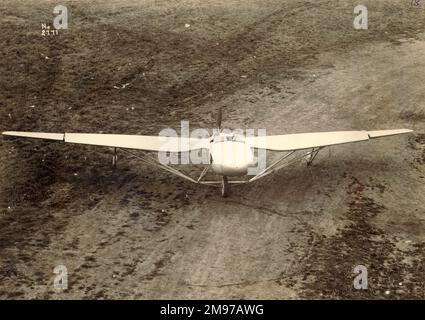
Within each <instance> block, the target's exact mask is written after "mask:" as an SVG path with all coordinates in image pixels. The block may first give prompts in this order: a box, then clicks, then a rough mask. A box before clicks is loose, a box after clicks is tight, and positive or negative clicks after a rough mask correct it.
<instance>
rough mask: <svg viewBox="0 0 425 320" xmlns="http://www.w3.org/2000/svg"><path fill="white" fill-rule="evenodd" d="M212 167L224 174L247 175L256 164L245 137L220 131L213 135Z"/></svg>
mask: <svg viewBox="0 0 425 320" xmlns="http://www.w3.org/2000/svg"><path fill="white" fill-rule="evenodd" d="M210 155H211V169H212V170H213V171H214V172H215V173H217V174H219V175H223V176H241V175H246V174H247V171H248V167H250V166H252V165H254V164H255V163H254V153H253V151H252V148H251V147H250V146H249V145H248V144H247V143H246V141H245V137H244V136H243V135H238V134H233V133H232V134H228V133H222V132H221V133H218V134H216V135H213V136H212V137H211V143H210Z"/></svg>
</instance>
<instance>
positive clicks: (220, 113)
mask: <svg viewBox="0 0 425 320" xmlns="http://www.w3.org/2000/svg"><path fill="white" fill-rule="evenodd" d="M221 117H222V108H221V107H220V108H218V113H217V128H218V130H221Z"/></svg>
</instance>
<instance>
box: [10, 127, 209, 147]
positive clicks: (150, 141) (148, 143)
mask: <svg viewBox="0 0 425 320" xmlns="http://www.w3.org/2000/svg"><path fill="white" fill-rule="evenodd" d="M3 134H4V135H8V136H15V137H26V138H38V139H48V140H58V141H64V142H69V143H78V144H89V145H94V146H105V147H117V148H123V149H138V150H146V151H169V152H185V151H190V150H196V149H202V148H209V139H197V138H178V137H162V136H140V135H124V134H96V133H43V132H21V131H6V132H3Z"/></svg>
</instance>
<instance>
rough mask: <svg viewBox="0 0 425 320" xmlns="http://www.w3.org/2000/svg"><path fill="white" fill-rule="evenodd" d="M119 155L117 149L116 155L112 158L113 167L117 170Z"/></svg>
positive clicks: (115, 149)
mask: <svg viewBox="0 0 425 320" xmlns="http://www.w3.org/2000/svg"><path fill="white" fill-rule="evenodd" d="M117 162H118V155H117V148H114V155H113V156H112V167H113V168H114V169H115V168H116V167H117Z"/></svg>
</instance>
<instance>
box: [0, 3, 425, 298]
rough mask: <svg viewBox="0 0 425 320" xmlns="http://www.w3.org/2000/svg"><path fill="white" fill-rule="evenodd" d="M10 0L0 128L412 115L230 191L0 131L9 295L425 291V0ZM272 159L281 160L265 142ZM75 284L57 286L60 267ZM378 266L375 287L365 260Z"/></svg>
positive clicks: (288, 123) (2, 253)
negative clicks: (65, 15) (44, 27)
mask: <svg viewBox="0 0 425 320" xmlns="http://www.w3.org/2000/svg"><path fill="white" fill-rule="evenodd" d="M62 3H63V4H65V5H66V6H67V7H68V10H69V29H68V30H60V31H59V35H57V36H48V37H47V36H46V37H42V36H41V24H42V23H51V21H52V19H53V13H52V11H53V7H54V6H55V5H56V2H54V1H44V0H39V1H11V0H5V1H2V2H1V3H0V12H1V20H0V26H1V31H2V32H1V33H0V44H1V48H2V49H1V59H0V86H1V90H0V131H5V130H26V131H31V130H32V131H47V132H64V131H67V132H104V133H127V134H158V132H159V131H160V130H161V129H163V128H166V127H172V128H175V129H176V130H178V129H179V126H180V121H181V120H190V125H191V128H193V129H195V128H199V127H206V128H213V126H214V113H215V110H216V109H217V108H218V107H224V125H225V126H227V127H230V128H232V129H236V128H265V129H267V132H268V133H269V134H278V133H297V132H309V131H330V130H350V129H352V130H363V129H366V130H379V129H391V128H410V129H414V130H415V132H414V133H412V134H410V135H406V136H399V137H390V138H386V139H382V140H373V141H369V142H365V143H358V144H351V145H344V146H337V147H332V148H329V149H325V150H324V151H322V152H321V153H319V156H318V157H317V159H316V160H315V162H314V164H313V165H312V166H311V167H308V168H307V167H306V166H305V164H304V163H300V164H297V165H294V166H292V167H289V168H286V169H284V170H282V171H280V172H279V173H277V174H275V175H270V176H268V177H267V178H265V179H264V180H259V181H258V182H255V183H253V184H250V185H245V186H240V187H234V188H232V190H231V195H230V197H228V198H226V199H223V198H221V196H220V194H219V192H218V190H217V189H214V188H208V187H206V186H202V187H200V186H197V185H192V184H191V183H189V182H186V181H185V180H181V179H179V178H178V177H174V176H170V175H169V174H167V173H163V172H158V171H157V170H156V169H153V168H150V167H147V166H145V165H143V164H142V163H140V162H139V161H137V159H134V158H131V157H128V156H125V155H124V154H120V158H119V163H118V168H117V169H116V170H113V169H112V168H111V158H112V153H111V150H109V149H107V148H100V147H89V146H78V145H65V144H61V143H49V142H43V141H33V140H24V139H11V138H7V139H6V138H3V137H2V138H0V176H1V180H0V181H1V182H0V297H1V298H4V299H17V298H26V299H27V298H53V299H69V298H77V299H82V298H84V299H93V298H97V299H104V298H106V299H110V298H129V299H145V298H224V299H233V298H234V299H241V298H242V299H256V298H267V299H268V298H275V299H287V298H293V299H297V298H314V299H320V298H333V299H335V298H336V299H344V298H356V299H363V298H367V299H381V298H384V299H402V298H408V299H411V298H418V299H424V298H425V253H424V249H425V248H424V247H425V233H424V230H425V105H424V101H425V90H424V85H423V84H424V83H425V55H424V52H425V3H423V4H421V6H423V7H421V6H419V7H412V5H411V2H410V1H407V0H405V1H404V0H403V1H401V0H400V1H363V2H362V4H364V5H366V6H367V7H368V9H369V29H368V30H362V31H356V30H354V29H353V26H352V25H353V16H354V15H353V8H354V7H355V5H357V2H354V1H338V2H336V1H330V0H329V1H298V0H294V1H282V0H266V1H264V0H261V1H260V0H249V1H246V0H245V1H242V0H241V1H235V0H226V1H224V0H216V1H200V0H197V1H195V0H188V1H174V0H173V1H170V0H167V1H165V0H164V1H135V0H134V1H133V0H122V1H112V0H107V1H78V2H77V1H69V2H67V1H62ZM270 156H271V157H273V156H274V155H272V154H270ZM59 264H62V265H65V266H66V267H67V268H68V279H69V288H68V290H66V291H63V292H58V291H55V289H54V287H53V279H54V277H55V274H54V273H53V269H54V267H55V266H57V265H59ZM356 265H364V266H366V267H367V268H368V280H369V281H368V282H369V288H368V290H360V291H359V290H355V289H354V288H353V279H354V276H355V275H354V274H353V269H354V267H355V266H356Z"/></svg>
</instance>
